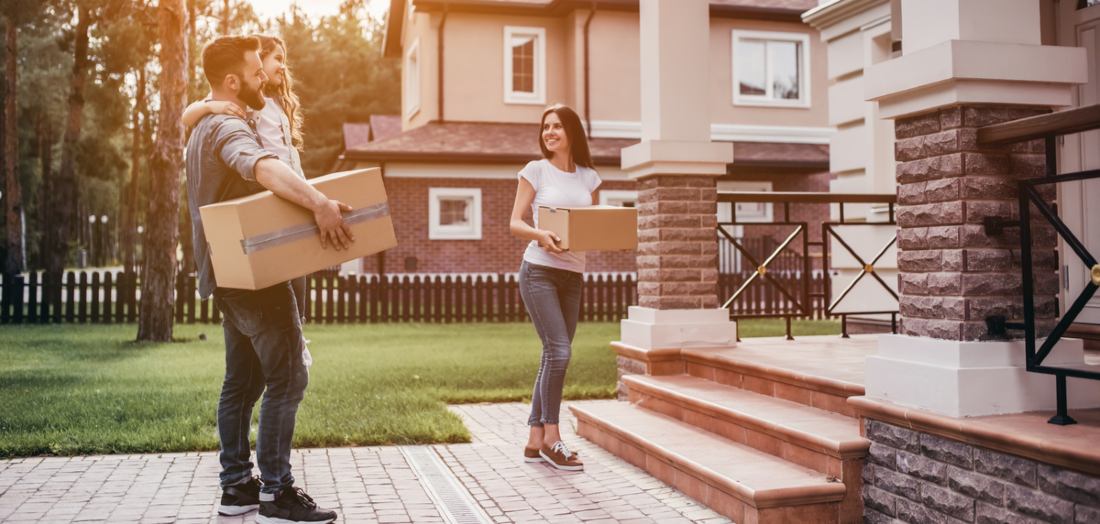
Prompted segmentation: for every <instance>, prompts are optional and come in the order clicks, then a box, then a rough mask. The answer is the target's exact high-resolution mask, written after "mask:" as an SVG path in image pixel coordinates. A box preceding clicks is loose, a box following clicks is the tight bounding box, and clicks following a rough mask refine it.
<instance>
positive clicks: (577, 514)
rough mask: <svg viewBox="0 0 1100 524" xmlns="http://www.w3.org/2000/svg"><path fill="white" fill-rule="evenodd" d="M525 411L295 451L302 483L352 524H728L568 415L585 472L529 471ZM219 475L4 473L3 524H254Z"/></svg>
mask: <svg viewBox="0 0 1100 524" xmlns="http://www.w3.org/2000/svg"><path fill="white" fill-rule="evenodd" d="M527 409H528V407H527V405H525V404H477V405H465V406H455V407H452V410H453V411H454V412H455V413H457V414H458V415H459V416H460V417H462V418H463V420H464V421H465V423H466V426H467V427H468V428H469V429H470V433H471V434H472V436H473V442H472V443H470V444H450V445H433V446H373V447H361V448H327V449H306V450H300V451H295V453H294V455H293V459H292V460H293V461H294V471H295V477H296V479H297V482H298V485H300V486H301V487H303V488H305V490H306V491H307V492H309V494H310V495H312V496H313V497H314V499H316V500H317V502H318V503H319V504H320V505H322V506H324V507H329V508H335V509H337V510H338V511H339V513H340V515H341V520H340V521H339V522H347V523H359V522H364V523H366V522H393V523H401V522H426V523H427V522H452V521H453V522H497V523H504V522H554V523H555V524H556V523H568V522H638V523H642V522H659V523H662V524H663V523H677V522H681V523H686V522H705V523H719V522H728V520H727V519H725V518H723V517H721V516H720V515H718V514H716V513H714V512H713V511H711V510H709V509H707V508H706V507H703V506H701V505H700V504H699V503H697V502H695V501H694V500H692V499H690V498H688V497H687V496H685V495H683V494H682V493H680V492H679V491H676V490H675V489H673V488H671V487H669V486H668V485H666V484H664V483H662V482H661V481H659V480H656V479H654V478H653V477H650V476H649V475H647V474H646V473H645V472H644V471H642V470H640V469H638V468H636V467H634V466H633V465H631V464H629V463H627V462H625V461H623V460H621V459H619V458H618V457H615V456H613V455H611V454H609V453H607V452H605V451H604V450H602V449H600V448H599V447H596V446H594V445H592V444H591V443H589V442H587V441H585V440H583V439H580V438H579V437H577V436H576V435H575V434H574V433H573V428H574V426H575V421H574V419H573V417H572V416H571V414H569V411H568V409H566V408H565V407H564V406H563V407H562V426H561V427H562V433H563V436H564V437H565V439H566V441H567V442H568V443H570V444H572V445H573V447H574V448H576V450H577V451H579V452H580V454H581V457H582V458H583V459H584V461H585V468H586V469H585V471H583V472H562V471H557V470H554V469H552V468H550V467H548V466H546V465H545V464H528V463H525V462H524V461H523V457H522V445H523V443H524V441H525V439H526V429H527V428H526V427H525V426H524V421H526V419H527ZM218 470H219V466H218V458H217V454H216V453H213V452H204V453H176V454H163V455H110V456H89V457H49V458H27V459H16V460H8V461H0V522H12V523H14V522H50V523H53V522H58V523H62V522H89V523H91V522H110V523H121V522H150V523H160V522H165V523H167V522H178V523H200V522H202V523H206V522H213V523H226V524H245V523H251V522H253V519H254V516H255V513H254V512H253V513H251V514H248V515H245V516H244V517H234V518H226V517H218V516H217V515H216V505H217V501H218V497H219V495H220V491H219V489H218ZM463 501H467V502H468V504H467V505H465V506H463V504H462V502H463Z"/></svg>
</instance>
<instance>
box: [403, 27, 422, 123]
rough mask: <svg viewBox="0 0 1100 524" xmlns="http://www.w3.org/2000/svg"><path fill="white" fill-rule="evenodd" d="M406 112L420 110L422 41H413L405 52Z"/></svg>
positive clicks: (412, 113)
mask: <svg viewBox="0 0 1100 524" xmlns="http://www.w3.org/2000/svg"><path fill="white" fill-rule="evenodd" d="M404 104H405V114H406V115H410V116H411V115H415V114H416V112H417V111H419V110H420V41H419V40H418V41H416V42H413V44H412V45H411V46H409V51H408V52H407V53H405V101H404Z"/></svg>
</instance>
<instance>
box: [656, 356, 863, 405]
mask: <svg viewBox="0 0 1100 524" xmlns="http://www.w3.org/2000/svg"><path fill="white" fill-rule="evenodd" d="M739 349H741V348H719V349H710V348H702V349H683V350H682V351H681V358H682V359H683V361H684V372H685V373H687V374H688V375H691V376H695V377H699V378H703V379H707V380H710V381H714V382H717V383H719V384H723V385H726V386H732V387H735V388H740V389H745V390H748V391H752V392H754V393H758V394H761V395H766V396H770V397H776V398H781V399H783V400H789V401H791V402H797V403H799V404H803V405H806V406H812V407H815V408H818V409H823V410H826V411H831V412H834V413H840V414H841V415H845V416H848V417H853V418H854V417H855V416H856V412H855V409H853V408H852V407H851V406H849V405H848V403H847V400H848V397H853V396H862V395H863V393H864V388H863V384H862V383H857V382H853V381H851V380H845V379H844V378H838V377H835V376H829V375H827V374H826V373H823V372H819V370H821V369H825V368H827V365H826V364H827V363H814V362H807V363H805V365H791V364H790V363H783V364H778V363H769V362H767V361H766V360H762V359H760V358H759V357H758V356H756V355H752V356H749V355H747V354H746V353H747V352H745V351H739ZM854 356H855V357H860V355H859V354H856V355H854ZM806 358H812V356H807V357H806ZM822 358H825V357H824V356H823V357H822ZM670 374H672V373H670Z"/></svg>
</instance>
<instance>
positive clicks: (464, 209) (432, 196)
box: [428, 187, 481, 240]
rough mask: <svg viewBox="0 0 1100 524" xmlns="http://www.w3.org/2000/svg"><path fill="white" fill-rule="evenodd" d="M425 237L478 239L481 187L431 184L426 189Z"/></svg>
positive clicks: (479, 234)
mask: <svg viewBox="0 0 1100 524" xmlns="http://www.w3.org/2000/svg"><path fill="white" fill-rule="evenodd" d="M428 238H429V239H432V240H480V239H481V190H480V189H477V188H452V187H433V188H430V189H428Z"/></svg>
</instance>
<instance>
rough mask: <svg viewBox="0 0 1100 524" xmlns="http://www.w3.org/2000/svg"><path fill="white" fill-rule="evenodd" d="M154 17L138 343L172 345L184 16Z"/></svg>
mask: <svg viewBox="0 0 1100 524" xmlns="http://www.w3.org/2000/svg"><path fill="white" fill-rule="evenodd" d="M157 11H158V13H157V19H158V20H159V26H160V31H159V38H158V41H159V42H160V46H161V47H160V57H159V58H160V65H161V74H160V79H159V81H158V85H159V87H160V89H159V91H160V115H159V117H158V118H157V121H158V129H157V141H156V145H155V146H154V149H153V155H152V171H151V179H152V180H151V181H152V187H151V188H150V193H149V199H148V202H149V204H148V208H147V211H146V213H145V216H146V220H147V222H148V223H147V224H146V228H147V232H146V233H147V234H146V235H145V238H146V243H145V246H144V251H145V265H144V269H143V270H142V279H141V317H140V319H139V325H138V340H151V341H162V342H167V341H171V340H172V320H173V319H172V313H173V311H174V310H175V303H176V297H175V295H174V293H175V287H176V285H175V284H176V269H177V264H178V261H177V260H176V248H177V244H178V241H179V231H178V229H177V227H178V224H179V222H178V220H179V188H180V171H181V169H182V167H183V123H182V122H180V116H181V115H182V114H183V106H184V104H186V102H187V32H186V28H187V11H186V10H185V9H184V5H183V0H161V2H160V6H159V7H158V9H157ZM181 298H183V297H181ZM187 298H190V297H187Z"/></svg>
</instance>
